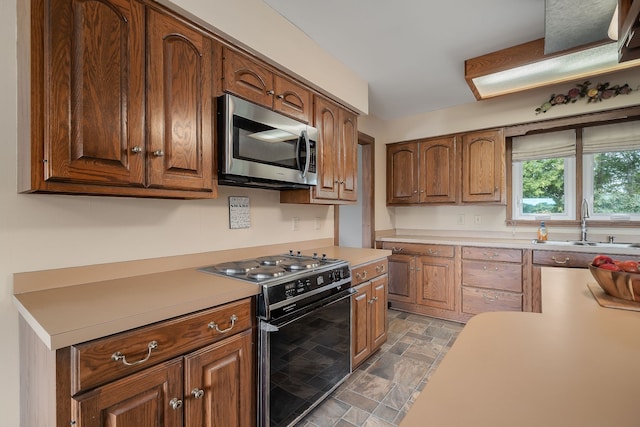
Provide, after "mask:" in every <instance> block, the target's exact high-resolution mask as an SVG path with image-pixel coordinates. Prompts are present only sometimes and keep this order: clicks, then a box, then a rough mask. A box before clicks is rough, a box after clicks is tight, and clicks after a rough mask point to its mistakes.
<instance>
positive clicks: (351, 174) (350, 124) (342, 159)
mask: <svg viewBox="0 0 640 427" xmlns="http://www.w3.org/2000/svg"><path fill="white" fill-rule="evenodd" d="M339 118H340V152H339V155H338V158H339V164H340V187H339V199H340V200H349V201H356V200H358V125H357V122H356V120H357V116H356V115H355V114H353V113H351V112H349V111H347V110H344V109H342V108H341V109H340V112H339Z"/></svg>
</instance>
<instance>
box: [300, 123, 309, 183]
mask: <svg viewBox="0 0 640 427" xmlns="http://www.w3.org/2000/svg"><path fill="white" fill-rule="evenodd" d="M302 138H304V144H305V149H306V150H307V151H306V154H307V155H306V156H305V162H304V170H302V171H301V173H302V177H303V178H304V177H306V176H307V173H309V166H310V164H311V142H310V141H309V135H308V134H307V131H306V130H303V131H302V132H300V137H299V138H298V149H297V150H298V167H300V166H299V165H300V158H301V156H300V140H301V139H302Z"/></svg>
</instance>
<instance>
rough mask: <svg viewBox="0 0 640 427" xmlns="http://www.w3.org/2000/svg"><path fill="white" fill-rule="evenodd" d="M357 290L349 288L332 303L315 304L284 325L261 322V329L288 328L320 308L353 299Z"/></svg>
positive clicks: (269, 330) (266, 330) (276, 322)
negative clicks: (352, 296)
mask: <svg viewBox="0 0 640 427" xmlns="http://www.w3.org/2000/svg"><path fill="white" fill-rule="evenodd" d="M355 293H356V290H355V289H354V288H348V289H345V290H344V291H342V292H340V293H339V294H336V295H334V298H335V297H337V296H338V298H335V299H331V301H328V302H322V301H320V302H319V303H318V304H317V305H316V304H313V305H311V306H309V307H305V308H303V309H301V310H300V313H298V315H296V316H294V317H293V318H288V317H287V319H286V320H285V321H283V322H282V323H278V321H275V322H271V323H269V322H266V321H261V322H260V329H261V330H262V331H264V332H278V331H279V330H280V328H282V327H284V326H287V325H288V324H290V323H292V322H295V321H296V320H300V319H301V318H303V317H305V316H307V315H309V314H311V313H313V312H314V311H316V310H318V309H320V308H325V307H329V306H331V305H333V304H337V303H339V302H340V301H343V300H345V299H347V298H351V295H353V294H355Z"/></svg>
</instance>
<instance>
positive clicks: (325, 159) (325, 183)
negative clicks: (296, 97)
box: [315, 97, 340, 199]
mask: <svg viewBox="0 0 640 427" xmlns="http://www.w3.org/2000/svg"><path fill="white" fill-rule="evenodd" d="M338 115H339V108H338V106H337V105H335V104H334V103H332V102H329V101H328V100H326V99H324V98H320V97H316V98H315V127H316V128H317V129H318V140H319V141H318V144H317V147H316V151H317V157H318V185H316V187H315V192H316V197H317V198H320V199H337V198H338V195H339V187H340V162H339V157H338V156H339V154H340V147H339V142H340V141H339V138H340V118H339V116H338Z"/></svg>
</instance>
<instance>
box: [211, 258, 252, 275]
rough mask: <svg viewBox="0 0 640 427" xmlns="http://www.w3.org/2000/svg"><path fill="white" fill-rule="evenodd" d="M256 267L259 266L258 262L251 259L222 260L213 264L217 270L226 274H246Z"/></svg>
mask: <svg viewBox="0 0 640 427" xmlns="http://www.w3.org/2000/svg"><path fill="white" fill-rule="evenodd" d="M258 267H260V264H259V263H258V262H256V261H253V260H247V261H231V262H224V263H222V264H216V265H215V266H214V268H215V269H216V270H217V271H219V272H220V273H222V274H226V275H228V276H234V275H237V274H246V273H248V272H249V271H251V270H253V269H255V268H258Z"/></svg>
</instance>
